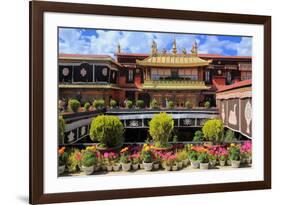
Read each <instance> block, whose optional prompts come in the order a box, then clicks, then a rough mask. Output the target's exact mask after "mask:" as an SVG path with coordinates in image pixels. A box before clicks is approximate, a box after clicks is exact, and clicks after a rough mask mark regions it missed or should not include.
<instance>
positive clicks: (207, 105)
mask: <svg viewBox="0 0 281 205" xmlns="http://www.w3.org/2000/svg"><path fill="white" fill-rule="evenodd" d="M210 106H211V103H210V102H209V101H206V102H205V103H204V107H205V108H206V109H208V108H210Z"/></svg>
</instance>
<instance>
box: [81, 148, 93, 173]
mask: <svg viewBox="0 0 281 205" xmlns="http://www.w3.org/2000/svg"><path fill="white" fill-rule="evenodd" d="M95 163H96V156H95V154H94V153H93V152H91V151H88V150H83V152H82V160H81V165H82V170H83V172H84V173H85V174H86V175H90V174H92V173H93V172H94V165H95Z"/></svg>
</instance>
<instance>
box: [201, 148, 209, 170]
mask: <svg viewBox="0 0 281 205" xmlns="http://www.w3.org/2000/svg"><path fill="white" fill-rule="evenodd" d="M198 161H199V163H200V169H209V157H208V153H207V152H202V153H200V154H199V156H198Z"/></svg>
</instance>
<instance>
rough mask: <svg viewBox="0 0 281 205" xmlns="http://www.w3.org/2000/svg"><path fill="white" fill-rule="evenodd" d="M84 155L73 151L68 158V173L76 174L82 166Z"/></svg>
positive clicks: (76, 150)
mask: <svg viewBox="0 0 281 205" xmlns="http://www.w3.org/2000/svg"><path fill="white" fill-rule="evenodd" d="M81 159H82V154H81V152H80V151H79V150H78V149H72V150H71V151H70V154H69V156H68V158H67V167H68V171H70V172H76V171H77V170H78V168H79V166H80V165H81Z"/></svg>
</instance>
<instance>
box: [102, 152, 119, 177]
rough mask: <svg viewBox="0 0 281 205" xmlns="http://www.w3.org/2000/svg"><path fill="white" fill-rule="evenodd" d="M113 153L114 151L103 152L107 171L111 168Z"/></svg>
mask: <svg viewBox="0 0 281 205" xmlns="http://www.w3.org/2000/svg"><path fill="white" fill-rule="evenodd" d="M114 155H116V154H115V153H114V152H105V153H104V154H103V159H104V164H105V166H106V170H107V171H109V172H110V171H112V170H113V164H114V162H113V159H114Z"/></svg>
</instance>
